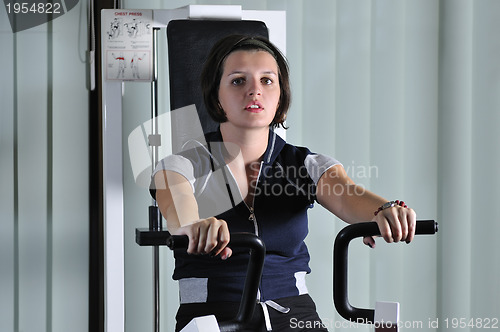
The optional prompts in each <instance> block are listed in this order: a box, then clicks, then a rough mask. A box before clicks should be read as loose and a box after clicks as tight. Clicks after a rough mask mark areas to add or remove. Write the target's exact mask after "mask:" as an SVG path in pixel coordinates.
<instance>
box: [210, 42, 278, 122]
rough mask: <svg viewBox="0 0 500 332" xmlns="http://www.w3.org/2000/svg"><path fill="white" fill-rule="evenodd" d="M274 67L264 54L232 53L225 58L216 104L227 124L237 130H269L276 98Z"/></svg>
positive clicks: (263, 52)
mask: <svg viewBox="0 0 500 332" xmlns="http://www.w3.org/2000/svg"><path fill="white" fill-rule="evenodd" d="M280 91H281V90H280V85H279V78H278V64H277V63H276V60H275V59H274V57H273V56H272V55H271V54H269V53H267V52H265V51H235V52H233V53H231V54H229V56H228V57H227V58H226V61H225V64H224V70H223V73H222V77H221V81H220V86H219V102H220V104H221V106H222V109H223V110H224V112H225V113H226V117H227V120H228V121H227V122H226V123H227V124H231V125H233V126H236V127H239V128H242V129H243V128H247V129H249V128H262V127H269V125H270V124H271V122H272V121H273V119H274V116H275V114H276V109H277V108H278V103H279V98H280Z"/></svg>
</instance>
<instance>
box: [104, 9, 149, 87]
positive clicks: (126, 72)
mask: <svg viewBox="0 0 500 332" xmlns="http://www.w3.org/2000/svg"><path fill="white" fill-rule="evenodd" d="M101 14H102V15H101V18H102V19H101V23H102V36H101V38H102V45H103V57H104V59H105V68H103V70H104V73H105V77H106V80H119V81H146V82H147V81H151V80H152V77H153V59H152V58H153V28H152V27H153V25H152V22H153V11H152V10H139V9H137V10H126V9H107V10H103V11H102V13H101Z"/></svg>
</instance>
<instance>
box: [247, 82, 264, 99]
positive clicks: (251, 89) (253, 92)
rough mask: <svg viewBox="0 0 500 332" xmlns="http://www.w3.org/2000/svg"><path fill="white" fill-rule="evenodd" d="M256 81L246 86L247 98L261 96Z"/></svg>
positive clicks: (259, 87)
mask: <svg viewBox="0 0 500 332" xmlns="http://www.w3.org/2000/svg"><path fill="white" fill-rule="evenodd" d="M259 83H260V82H259V81H258V80H252V83H251V84H250V85H249V86H248V95H249V96H260V95H261V94H262V90H261V86H260V84H259Z"/></svg>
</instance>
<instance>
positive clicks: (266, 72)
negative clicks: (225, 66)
mask: <svg viewBox="0 0 500 332" xmlns="http://www.w3.org/2000/svg"><path fill="white" fill-rule="evenodd" d="M246 73H247V72H246V71H242V70H235V71H232V72H230V73H229V74H227V76H231V75H241V74H246ZM260 74H261V75H275V76H278V74H276V72H275V71H274V70H264V71H262V72H260Z"/></svg>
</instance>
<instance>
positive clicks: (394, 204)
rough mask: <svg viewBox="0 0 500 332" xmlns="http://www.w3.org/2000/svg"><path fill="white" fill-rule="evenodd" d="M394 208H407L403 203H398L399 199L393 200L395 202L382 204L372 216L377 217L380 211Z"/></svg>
mask: <svg viewBox="0 0 500 332" xmlns="http://www.w3.org/2000/svg"><path fill="white" fill-rule="evenodd" d="M394 206H402V207H404V208H407V207H408V206H407V205H406V203H405V202H404V201H400V200H399V199H397V200H395V201H389V202H387V203H384V204H382V205H381V206H380V207H379V208H378V210H377V211H375V212H374V213H373V214H374V215H377V214H378V213H379V212H380V211H382V210H385V209H388V208H391V207H394Z"/></svg>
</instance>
